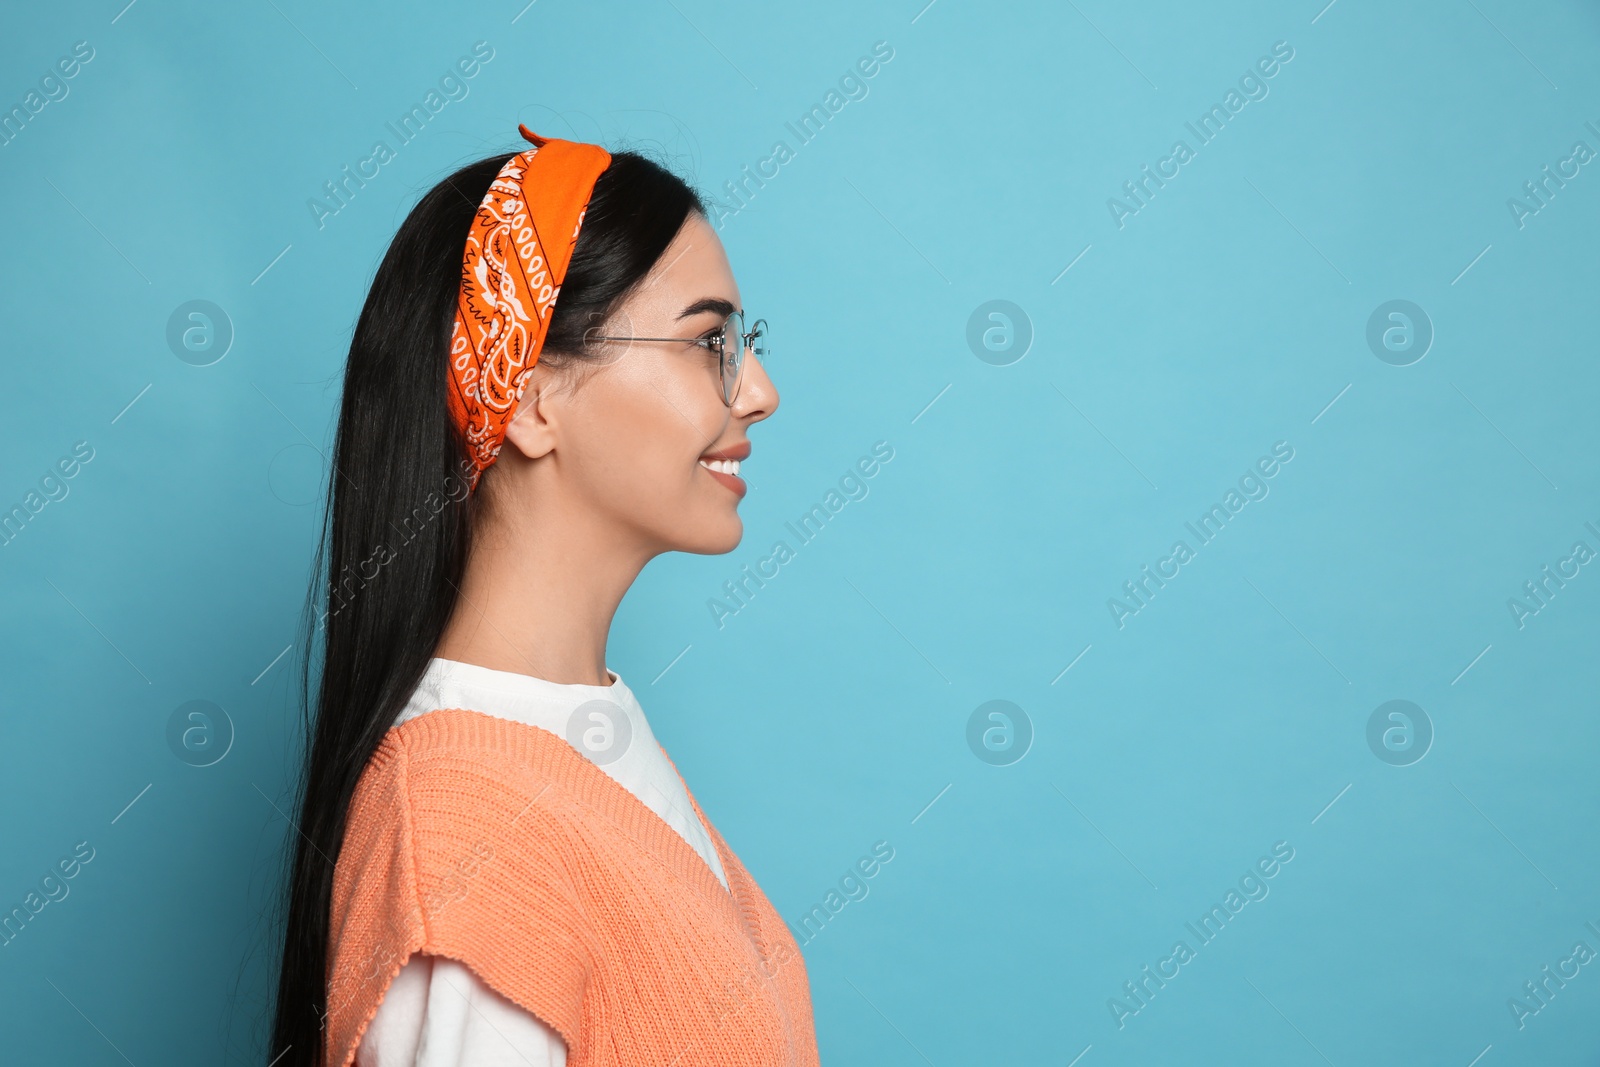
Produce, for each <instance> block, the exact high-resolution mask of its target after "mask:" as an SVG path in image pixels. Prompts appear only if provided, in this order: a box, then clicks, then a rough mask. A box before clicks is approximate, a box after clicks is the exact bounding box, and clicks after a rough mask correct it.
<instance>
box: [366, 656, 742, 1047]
mask: <svg viewBox="0 0 1600 1067" xmlns="http://www.w3.org/2000/svg"><path fill="white" fill-rule="evenodd" d="M606 673H607V674H608V675H610V676H611V679H612V682H611V684H610V685H568V684H563V683H559V682H549V681H546V680H544V679H543V678H535V677H532V676H531V675H526V674H515V673H512V672H510V671H497V670H492V669H490V668H488V667H479V666H477V665H476V664H472V663H461V662H459V661H457V660H448V659H439V658H434V659H432V660H430V661H429V663H428V669H427V671H426V673H425V674H424V675H423V678H422V682H421V684H420V685H418V686H417V689H416V691H415V692H414V693H413V694H412V696H411V700H410V702H409V703H408V704H407V705H406V707H405V709H404V710H403V711H402V712H401V713H400V715H399V716H398V717H397V718H396V719H395V725H396V726H398V725H400V724H401V723H403V722H405V721H406V720H407V719H412V718H415V717H416V716H418V715H425V714H427V713H428V712H430V711H434V710H436V709H438V708H467V709H469V710H472V711H478V712H482V713H484V714H486V715H493V716H495V717H496V718H501V719H510V720H512V721H513V722H524V723H530V724H532V725H534V726H539V727H543V728H544V729H546V730H549V731H550V732H551V733H553V734H555V735H556V736H558V737H563V738H568V737H572V736H578V737H579V740H580V742H581V743H579V744H575V745H573V748H574V749H575V750H576V751H577V752H579V753H580V754H581V755H583V756H585V757H586V758H588V759H589V760H590V761H591V762H593V763H594V764H595V765H596V766H598V767H599V768H600V769H601V770H603V771H605V772H606V773H607V774H609V775H610V776H611V777H612V778H613V779H615V780H616V782H617V783H618V784H619V785H621V786H623V787H624V788H625V789H627V790H628V791H629V792H630V793H632V794H633V795H634V796H636V797H638V798H639V799H640V800H641V801H643V802H644V804H645V805H646V806H647V807H648V808H650V810H651V811H653V812H655V813H656V814H657V815H659V816H661V818H662V820H663V821H664V822H666V823H667V825H669V826H671V827H672V828H673V829H674V830H676V831H677V832H678V833H679V834H680V835H681V836H682V837H683V839H684V840H685V841H687V842H688V843H689V845H690V847H692V848H693V849H694V850H695V851H696V852H698V853H700V855H701V856H702V857H703V858H704V859H705V861H706V865H707V866H709V867H710V868H711V870H712V872H713V873H714V874H716V876H717V880H718V881H720V882H721V883H722V885H723V888H727V885H728V879H727V876H726V875H725V874H724V873H723V870H722V861H721V860H720V859H719V858H718V856H717V850H716V847H715V846H714V845H712V843H711V838H710V836H709V835H708V834H707V833H706V828H705V826H704V824H702V823H701V822H700V820H699V819H697V818H696V817H695V814H694V808H693V807H692V806H690V804H689V797H688V794H687V793H685V792H684V788H683V781H682V779H680V778H679V777H678V775H677V772H676V771H674V770H673V769H672V765H671V764H670V763H668V762H667V759H666V756H665V755H664V754H663V753H662V751H661V746H660V745H659V744H657V742H656V739H655V735H654V734H653V733H651V731H650V724H649V722H648V721H646V719H645V717H644V709H643V708H641V707H640V706H639V702H638V700H637V699H635V697H634V695H633V691H632V690H630V689H629V688H628V687H627V686H626V685H624V684H623V683H622V678H621V677H620V676H619V675H618V674H617V673H616V672H615V671H612V670H609V669H608V670H607V671H606ZM595 700H604V701H607V702H609V704H610V705H611V707H602V706H599V705H596V707H595V708H592V709H591V708H585V709H584V711H583V713H582V714H581V716H579V715H577V713H578V712H579V709H580V708H582V707H583V706H584V705H585V704H587V703H588V702H590V701H595ZM575 717H578V718H580V719H581V722H580V723H579V725H578V726H576V727H574V726H573V724H572V720H573V719H574V718H575ZM573 729H576V730H578V731H580V732H585V733H586V736H587V740H584V736H585V733H580V734H573V733H572V732H570V731H571V730H573ZM624 733H626V734H627V737H626V739H625V740H624ZM619 750H620V754H618V752H619ZM566 1062H567V1046H566V1043H565V1042H564V1041H562V1039H561V1035H560V1034H558V1033H557V1032H556V1031H555V1030H553V1029H551V1028H550V1027H548V1026H546V1025H545V1024H544V1023H543V1022H542V1021H541V1020H540V1019H539V1018H538V1017H536V1016H534V1015H533V1014H531V1013H530V1012H527V1011H524V1010H523V1009H522V1008H520V1007H518V1006H517V1005H516V1004H513V1003H512V1002H511V1001H509V1000H507V999H506V998H505V997H503V996H501V995H500V994H499V993H497V992H495V991H494V990H493V989H490V988H489V987H488V986H487V985H485V984H484V983H483V982H481V981H479V980H478V978H477V976H475V975H474V974H473V973H472V971H470V970H469V969H468V968H467V967H466V966H465V965H464V964H462V963H460V962H458V961H456V960H453V959H449V958H447V957H443V956H427V955H422V954H420V953H419V954H417V955H414V956H412V957H411V959H409V960H407V961H406V965H405V966H404V967H403V968H402V969H401V971H400V973H399V974H398V975H396V976H395V979H394V982H393V983H392V984H390V986H389V989H388V991H387V992H386V993H384V996H383V1002H382V1003H381V1004H379V1005H378V1013H377V1015H376V1016H375V1017H374V1018H373V1020H372V1024H371V1025H370V1026H369V1027H368V1028H367V1031H366V1033H365V1034H363V1035H362V1038H361V1045H360V1047H359V1048H358V1049H357V1051H356V1064H357V1067H530V1065H531V1067H566Z"/></svg>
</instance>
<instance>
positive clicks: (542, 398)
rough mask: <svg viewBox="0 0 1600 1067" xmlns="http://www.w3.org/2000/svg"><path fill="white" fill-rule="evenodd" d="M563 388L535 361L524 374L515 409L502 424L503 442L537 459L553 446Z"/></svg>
mask: <svg viewBox="0 0 1600 1067" xmlns="http://www.w3.org/2000/svg"><path fill="white" fill-rule="evenodd" d="M563 399H565V397H564V394H563V391H562V390H561V389H560V387H559V384H558V383H557V382H556V380H555V376H554V375H553V374H552V373H551V371H550V368H549V367H547V366H545V365H544V364H542V363H541V364H538V365H536V366H535V367H534V368H533V373H532V374H529V375H528V380H527V387H526V388H525V389H524V391H523V393H522V400H521V402H520V403H518V405H517V413H516V415H515V416H513V417H512V419H511V422H510V423H509V424H508V425H507V426H506V437H505V444H506V446H507V447H510V448H514V449H516V450H517V451H518V452H520V453H521V454H522V455H523V456H525V457H526V458H528V459H538V458H539V457H540V456H543V455H546V454H548V453H549V452H550V451H552V450H553V449H554V448H555V446H556V438H557V436H558V435H559V432H560V430H559V427H560V424H561V414H562V400H563Z"/></svg>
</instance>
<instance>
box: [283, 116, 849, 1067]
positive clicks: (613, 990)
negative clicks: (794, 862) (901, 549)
mask: <svg viewBox="0 0 1600 1067" xmlns="http://www.w3.org/2000/svg"><path fill="white" fill-rule="evenodd" d="M521 132H522V135H523V137H524V138H526V139H527V140H528V141H530V142H531V143H532V145H533V147H532V148H530V149H528V150H527V151H524V152H520V153H516V154H513V155H509V156H507V155H499V156H494V157H491V158H488V159H484V160H481V161H479V162H477V163H474V164H472V165H470V166H467V167H465V168H463V169H461V170H460V171H458V172H456V173H455V174H452V175H451V176H450V177H449V178H447V179H445V180H444V181H443V182H441V183H439V184H438V185H437V186H436V187H434V188H433V189H432V190H430V191H429V192H428V193H427V195H426V196H424V197H423V198H422V200H421V201H420V202H419V203H418V204H417V206H416V207H415V208H414V209H413V210H412V211H411V213H410V215H409V216H408V217H407V218H406V220H405V222H404V223H403V224H402V226H401V227H400V230H399V232H398V233H397V235H396V236H395V238H394V241H393V243H392V244H391V245H390V247H389V250H388V252H387V254H386V255H385V257H384V259H383V262H382V264H381V266H380V267H379V269H378V272H377V274H376V277H375V278H374V280H373V283H372V287H371V290H370V292H369V294H368V296H367V300H366V303H365V306H364V307H363V308H362V312H361V316H360V319H359V320H358V322H357V324H356V328H355V334H354V337H353V340H352V343H351V346H350V356H349V363H348V367H347V369H346V374H345V381H344V396H343V401H342V405H341V410H340V416H339V426H338V433H337V440H336V444H335V448H334V455H333V468H334V470H333V473H332V476H331V479H330V489H329V500H328V519H327V522H328V529H327V530H326V531H325V544H324V545H323V546H322V547H321V548H320V549H319V558H318V566H317V571H316V573H317V574H318V587H317V591H318V592H320V594H321V595H322V596H325V597H326V601H327V608H326V612H325V614H323V615H322V617H321V618H320V619H319V621H318V623H319V625H318V628H325V630H326V636H325V640H324V644H323V653H322V669H321V675H320V681H319V683H318V687H317V693H316V699H315V701H314V715H312V714H309V712H311V711H312V710H313V701H311V700H310V690H311V686H310V678H311V673H312V669H311V666H310V664H311V662H312V654H313V652H314V650H315V648H316V641H315V637H316V633H315V630H313V632H312V634H311V635H310V636H309V637H308V638H307V655H306V664H307V666H306V673H305V676H304V681H305V687H306V692H307V697H308V700H307V708H308V723H307V729H308V733H309V735H310V747H309V758H308V762H307V766H306V774H305V777H304V780H303V782H302V784H301V790H300V794H299V803H298V808H297V811H298V820H297V822H298V834H297V837H296V838H295V856H294V863H293V869H292V872H291V876H290V885H289V891H288V894H287V900H288V912H287V923H286V931H285V941H284V952H283V958H282V969H281V977H280V981H279V986H278V999H277V1006H276V1012H277V1014H276V1022H275V1029H274V1035H273V1041H272V1045H271V1048H270V1049H269V1050H268V1055H269V1057H277V1059H274V1060H272V1062H273V1063H274V1065H275V1067H288V1065H289V1064H306V1065H315V1067H325V1065H327V1067H348V1065H349V1064H351V1063H359V1064H361V1065H381V1067H394V1065H401V1064H404V1065H406V1067H465V1065H467V1064H472V1065H474V1067H485V1065H494V1064H502V1063H505V1064H517V1065H519V1067H521V1065H525V1064H536V1065H544V1064H555V1065H561V1064H571V1065H573V1067H577V1065H580V1064H582V1065H589V1064H596V1065H598V1064H618V1065H621V1064H627V1065H629V1067H632V1065H636V1064H647V1063H654V1064H661V1065H663V1067H665V1065H668V1064H673V1065H675V1067H692V1065H699V1064H752V1065H754V1064H779V1063H783V1064H797V1065H802V1067H804V1065H808V1064H815V1063H816V1062H817V1050H816V1039H815V1034H814V1030H813V1024H812V1015H811V1000H810V990H809V985H808V982H807V978H806V972H805V966H804V963H803V961H802V960H801V958H800V954H799V950H798V947H797V946H796V945H795V942H794V939H793V937H792V936H791V935H790V933H789V929H788V927H787V926H786V925H785V924H784V922H783V921H782V920H781V919H780V918H779V917H778V916H777V914H776V913H775V912H774V910H773V908H772V906H771V904H770V903H769V902H768V900H767V898H766V897H765V895H764V894H763V893H762V892H761V890H760V888H759V887H758V886H757V885H756V883H755V882H754V880H753V879H752V878H751V877H750V875H749V874H748V873H747V872H746V871H745V870H744V868H743V866H742V865H741V864H740V863H739V860H738V857H737V856H735V855H734V854H733V852H732V851H731V850H730V849H729V848H728V846H727V844H726V842H725V841H723V839H722V837H721V835H720V834H718V833H717V831H716V829H715V827H714V826H712V825H711V823H710V821H709V820H707V819H706V818H705V816H704V813H703V812H702V811H701V810H700V807H699V805H698V803H696V801H695V799H694V797H693V795H692V794H691V793H690V792H689V790H688V787H687V785H686V784H685V783H684V781H683V779H682V778H681V777H680V776H679V775H678V773H677V770H676V767H675V766H674V765H673V764H672V762H671V760H669V759H668V758H667V755H666V753H665V752H664V751H663V750H662V749H661V747H660V745H659V744H657V743H656V741H655V739H654V736H653V735H652V733H651V731H650V727H649V723H648V722H647V721H646V719H645V717H644V713H643V711H642V709H641V708H640V706H639V703H638V701H637V699H636V698H635V697H634V695H633V693H632V691H631V690H630V689H629V688H628V687H627V686H626V685H624V683H623V680H622V678H621V677H620V676H619V675H618V674H617V672H615V671H613V670H610V669H609V668H608V667H607V665H606V643H607V636H608V633H609V630H610V627H611V620H612V616H613V615H614V614H615V612H616V610H617V605H618V604H619V602H620V601H621V600H622V597H623V595H624V594H625V593H626V592H627V590H628V587H629V585H630V584H631V583H632V582H633V580H634V578H635V577H636V576H637V575H638V574H639V572H640V570H641V569H642V568H643V567H644V565H645V564H646V563H647V562H648V561H649V560H650V559H652V558H653V557H655V556H657V555H659V554H661V553H663V552H666V551H669V550H678V551H684V552H696V553H723V552H728V551H730V550H732V549H733V548H734V547H735V546H736V545H737V544H738V543H739V539H740V536H741V533H742V525H741V523H740V519H739V515H738V511H737V507H738V503H739V500H740V498H741V497H742V496H743V494H744V492H745V483H744V482H743V480H742V479H740V478H739V477H738V469H739V463H740V461H741V460H743V459H745V458H746V457H748V456H749V454H750V441H749V431H750V428H751V426H752V425H754V424H755V423H757V422H759V421H760V420H762V419H764V418H766V417H768V416H769V415H771V414H772V413H773V412H774V411H775V410H776V409H777V405H778V394H777V391H776V390H775V389H774V388H773V386H772V383H771V381H770V380H769V379H768V377H767V374H766V371H765V369H764V368H763V367H762V364H761V361H760V358H759V357H760V355H761V354H762V353H764V352H765V351H766V349H765V345H766V329H765V323H764V321H760V320H758V321H756V322H754V323H749V324H747V322H746V320H745V317H744V314H743V304H742V301H741V299H740V296H739V288H738V286H737V284H736V283H735V281H734V278H733V273H732V271H731V270H730V268H729V265H728V260H727V256H726V254H725V252H724V250H723V248H722V244H721V242H720V241H719V240H718V238H717V235H716V232H715V230H714V229H713V228H712V227H711V225H710V224H709V222H708V221H707V219H706V213H705V205H704V203H703V202H702V201H701V200H700V198H699V196H698V195H697V194H696V193H695V192H694V190H692V189H691V188H690V187H689V186H688V185H687V184H685V183H684V182H683V180H682V179H680V178H678V177H677V176H675V175H673V174H672V173H670V172H669V171H667V170H665V169H663V168H662V167H661V166H659V165H657V164H656V163H654V162H652V161H650V160H648V159H646V158H644V157H642V156H640V155H637V154H634V153H631V152H618V153H616V154H615V155H613V154H611V153H609V152H607V151H606V150H605V149H603V148H601V147H600V146H598V145H591V144H584V143H582V142H574V141H563V140H560V139H556V138H544V137H540V136H538V135H536V134H533V133H531V132H530V131H529V130H527V128H526V127H522V128H521ZM324 563H325V566H324Z"/></svg>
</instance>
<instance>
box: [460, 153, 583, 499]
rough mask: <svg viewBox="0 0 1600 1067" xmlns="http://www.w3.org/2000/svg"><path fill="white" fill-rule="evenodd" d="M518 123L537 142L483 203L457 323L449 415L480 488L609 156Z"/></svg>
mask: <svg viewBox="0 0 1600 1067" xmlns="http://www.w3.org/2000/svg"><path fill="white" fill-rule="evenodd" d="M517 130H518V132H520V133H521V134H522V136H523V137H524V138H526V139H527V140H529V141H531V142H532V143H533V147H532V148H530V149H528V150H527V151H526V152H519V153H517V154H516V155H514V156H512V157H511V158H510V159H508V160H506V163H505V166H503V167H501V168H500V173H499V174H498V175H496V177H495V180H494V182H493V183H492V184H491V185H490V186H489V191H488V192H487V193H486V194H485V195H484V198H483V202H482V203H481V204H480V205H479V206H478V213H477V215H476V216H475V217H474V218H473V220H472V229H471V230H470V231H469V232H468V234H467V245H466V251H465V253H464V254H463V256H462V261H461V296H460V299H459V300H458V302H457V304H456V318H455V325H454V327H453V328H452V330H451V331H450V381H451V385H450V389H449V390H448V392H449V397H450V416H451V418H452V419H454V420H455V424H456V426H457V427H458V428H460V430H461V432H462V435H463V436H464V437H465V438H466V442H467V452H468V458H469V460H470V461H471V462H472V465H473V468H474V469H473V473H472V487H473V488H476V487H477V484H478V479H479V477H480V476H481V475H482V474H483V471H484V470H485V469H486V468H487V467H488V466H489V465H490V464H491V463H493V462H494V461H495V459H496V458H497V457H498V456H499V455H500V447H501V445H502V444H503V443H504V442H505V435H506V427H507V426H509V425H510V424H511V419H512V417H513V416H515V415H516V412H517V403H518V401H520V400H521V399H522V393H523V390H524V389H525V388H526V387H527V380H528V375H529V374H530V373H532V371H533V367H534V364H535V363H537V362H538V361H539V350H540V349H541V348H543V347H544V339H545V334H546V333H547V332H548V331H549V329H550V317H551V315H552V313H553V312H554V310H555V302H556V296H557V295H559V294H560V292H561V282H562V281H563V279H565V278H566V274H567V265H568V264H569V263H571V261H572V249H573V247H574V246H575V245H576V244H577V243H578V229H579V227H581V226H582V225H583V215H584V212H585V210H587V208H588V206H589V197H590V195H591V194H592V193H593V191H594V183H595V180H596V179H597V178H599V177H600V174H601V172H602V171H604V170H605V169H606V167H608V166H609V165H610V164H611V154H610V153H609V152H607V151H606V150H605V149H604V148H601V147H600V146H599V145H594V144H586V143H584V142H581V141H563V140H561V139H560V138H556V137H540V136H539V135H538V134H536V133H534V132H533V131H532V130H530V129H528V127H526V126H523V125H519V126H518V127H517Z"/></svg>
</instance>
